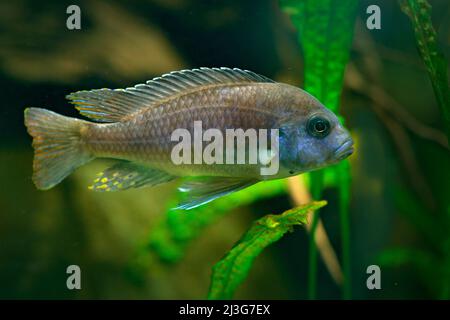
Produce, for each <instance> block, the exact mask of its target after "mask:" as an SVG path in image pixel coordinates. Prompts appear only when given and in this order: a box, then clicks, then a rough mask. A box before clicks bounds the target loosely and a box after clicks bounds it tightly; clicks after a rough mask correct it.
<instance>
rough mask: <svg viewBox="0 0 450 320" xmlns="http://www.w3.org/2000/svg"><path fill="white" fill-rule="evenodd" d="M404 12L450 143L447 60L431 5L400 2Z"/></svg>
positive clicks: (423, 1)
mask: <svg viewBox="0 0 450 320" xmlns="http://www.w3.org/2000/svg"><path fill="white" fill-rule="evenodd" d="M400 6H401V9H402V11H403V12H404V13H405V14H406V15H407V16H408V17H409V19H410V20H411V24H412V27H413V28H414V33H415V35H416V41H417V47H418V50H419V53H420V56H421V57H422V61H423V63H424V64H425V66H426V68H427V71H428V75H429V77H430V79H431V84H432V86H433V90H434V94H435V96H436V100H437V102H438V105H439V107H440V109H441V113H442V116H443V118H444V124H445V127H446V131H447V139H448V140H449V141H450V90H449V83H448V74H447V60H446V59H445V58H444V55H443V54H442V52H441V51H440V50H439V46H438V43H437V35H436V31H435V30H434V28H433V24H432V21H431V5H430V4H429V3H428V1H427V0H400Z"/></svg>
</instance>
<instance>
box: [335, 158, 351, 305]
mask: <svg viewBox="0 0 450 320" xmlns="http://www.w3.org/2000/svg"><path fill="white" fill-rule="evenodd" d="M338 175H339V182H340V183H339V216H340V222H341V237H342V238H341V248H342V269H343V271H344V285H343V290H342V297H343V299H345V300H348V299H351V296H352V293H351V287H352V282H351V265H350V263H351V261H350V259H351V257H350V212H349V205H350V168H349V163H348V160H346V161H343V162H342V163H340V164H339V168H338Z"/></svg>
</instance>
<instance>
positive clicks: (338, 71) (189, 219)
mask: <svg viewBox="0 0 450 320" xmlns="http://www.w3.org/2000/svg"><path fill="white" fill-rule="evenodd" d="M281 6H282V8H283V9H284V10H285V11H287V12H288V13H289V14H290V15H291V16H292V20H293V22H294V25H296V26H297V27H298V28H299V38H300V40H301V41H300V43H301V44H302V46H303V51H304V54H305V90H307V91H308V92H310V93H311V94H313V95H315V96H316V97H317V98H318V99H319V100H321V101H322V102H323V103H324V104H325V105H326V106H327V107H328V108H330V109H331V110H332V111H334V112H335V113H336V114H337V115H338V116H339V117H340V118H341V120H343V119H342V117H341V116H340V115H339V112H338V106H339V99H340V95H341V90H342V83H343V74H344V69H345V65H346V63H347V61H348V58H349V48H350V45H351V42H352V37H353V25H354V21H355V16H356V6H357V1H356V0H344V1H337V0H319V1H312V0H298V1H295V0H284V1H283V0H282V1H281ZM306 182H307V186H309V187H310V188H311V190H312V193H313V198H314V199H315V200H318V199H320V197H321V194H322V190H323V189H324V188H327V187H338V188H339V195H340V197H341V200H340V204H339V212H340V216H341V224H342V233H343V234H342V239H343V240H342V251H343V260H344V261H343V265H344V277H345V279H346V280H345V282H344V297H345V298H349V297H350V253H349V252H350V248H349V245H350V240H349V219H348V214H349V212H348V206H349V188H350V174H349V164H348V162H347V161H344V162H343V163H341V164H340V165H338V166H335V167H331V168H328V169H326V170H320V171H318V172H316V173H312V174H309V175H306ZM286 192H287V185H286V181H283V180H278V181H268V182H263V183H259V184H257V185H255V186H252V187H249V188H247V189H244V190H242V191H239V192H236V193H233V194H230V195H228V196H226V197H223V198H220V199H217V200H215V201H214V202H211V203H210V204H208V206H200V207H197V208H194V209H192V210H190V211H189V212H188V213H186V212H184V211H179V210H168V211H167V212H166V215H165V216H164V217H163V218H162V219H161V220H160V222H159V223H157V224H156V226H155V227H154V228H153V229H152V230H151V233H150V238H149V239H148V241H147V243H146V244H145V245H144V246H143V247H142V248H143V250H140V252H139V253H138V257H139V259H138V260H144V261H145V259H143V258H142V257H143V256H145V254H148V253H150V254H152V253H153V254H156V256H157V257H159V259H160V260H162V261H164V262H166V263H175V262H177V261H179V259H181V258H182V257H183V255H184V252H185V250H186V248H187V246H188V245H189V243H190V242H191V241H192V240H193V239H195V238H196V237H198V236H199V235H200V234H201V233H202V231H203V229H204V228H205V227H207V226H208V225H210V224H212V223H213V222H214V221H216V220H217V219H218V218H219V217H221V216H222V215H224V214H226V213H228V212H230V211H231V210H232V209H234V208H235V207H237V206H240V205H245V204H251V203H253V202H255V201H257V200H261V199H264V198H268V197H273V196H276V195H280V194H284V193H286ZM177 200H178V199H174V201H173V202H172V203H169V208H171V207H173V206H175V204H176V203H177ZM321 203H322V202H321ZM321 206H322V205H321ZM321 206H319V207H321ZM319 207H317V209H318V208H319ZM289 216H290V215H289ZM264 219H265V218H263V220H259V222H257V223H260V222H261V221H266V220H264ZM283 221H284V220H283ZM286 223H287V222H286ZM317 223H318V215H317V214H315V215H313V226H315V225H317ZM276 230H278V231H277V232H278V233H275V234H277V235H278V236H279V237H278V236H275V234H274V235H272V237H273V238H270V237H269V238H267V239H265V240H255V241H253V242H252V241H249V245H250V247H249V249H248V250H250V251H251V254H249V255H248V256H245V255H244V256H243V257H246V258H242V259H244V261H247V263H245V265H243V266H240V267H239V268H240V272H239V273H238V274H237V276H236V277H233V278H227V279H228V280H229V283H222V282H218V280H217V279H218V278H217V277H219V278H220V276H218V274H220V272H219V273H218V271H217V270H219V269H221V268H225V266H226V265H227V263H225V262H223V261H222V262H221V263H219V264H218V265H216V267H215V269H214V275H213V279H212V281H213V283H212V285H211V288H212V289H211V290H212V291H211V292H219V291H220V292H222V291H223V290H225V291H224V292H226V293H223V294H225V296H226V297H228V296H230V294H231V293H232V292H234V289H235V288H236V287H237V285H238V284H239V283H241V282H242V281H243V280H244V278H245V277H246V275H247V274H248V271H249V269H250V267H251V265H252V261H253V259H255V258H256V256H257V255H258V254H259V253H260V252H261V251H262V249H263V248H261V246H260V245H261V244H264V243H266V245H265V246H267V245H268V244H270V243H272V242H274V241H276V240H278V239H279V238H280V237H281V236H282V234H284V233H285V232H286V231H287V229H286V231H284V232H281V231H282V230H285V229H284V227H281V225H280V227H279V228H277V229H276ZM280 232H281V235H280ZM314 232H315V228H313V229H312V232H311V234H310V250H309V251H310V253H309V254H310V259H309V260H310V265H309V277H308V281H309V284H308V287H309V297H310V298H315V296H316V291H317V290H316V287H317V277H316V272H317V252H316V250H317V249H316V247H315V243H314ZM252 234H253V233H250V235H249V233H247V235H246V236H244V238H243V239H248V237H249V236H251V235H252ZM277 237H278V238H277ZM270 239H275V240H273V241H270ZM265 241H266V242H265ZM241 242H242V240H241ZM265 246H264V247H265ZM233 250H234V249H233ZM233 250H232V252H229V253H228V255H227V257H229V259H233V258H232V257H233V256H234V255H236V254H237V253H238V252H237V251H233ZM230 257H231V258H230ZM225 259H226V258H225ZM219 283H221V284H219ZM217 286H219V287H220V286H222V287H223V288H226V289H223V290H222V291H221V290H219V289H215V288H216V287H217ZM211 292H210V298H215V297H225V296H223V295H222V293H211Z"/></svg>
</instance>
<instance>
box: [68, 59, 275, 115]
mask: <svg viewBox="0 0 450 320" xmlns="http://www.w3.org/2000/svg"><path fill="white" fill-rule="evenodd" d="M248 82H274V81H273V80H271V79H269V78H267V77H264V76H261V75H259V74H256V73H254V72H251V71H248V70H241V69H237V68H234V69H230V68H200V69H192V70H181V71H173V72H170V73H167V74H164V75H163V76H161V77H157V78H154V79H153V80H149V81H147V82H146V83H145V84H138V85H136V86H134V87H131V88H126V89H96V90H89V91H78V92H75V93H71V94H69V95H68V96H67V98H68V99H69V100H70V102H71V103H72V104H74V105H75V108H77V109H78V110H79V111H80V113H81V114H82V115H84V116H86V117H88V118H91V119H93V120H96V121H101V122H116V121H120V120H122V119H123V118H125V117H126V116H129V115H130V114H133V113H134V112H136V111H138V110H140V109H142V108H146V107H150V106H152V105H154V104H156V103H158V102H160V101H161V100H164V99H167V98H169V97H171V96H174V95H177V94H180V93H183V92H187V91H190V90H193V89H195V88H197V87H199V86H204V85H217V84H227V83H248Z"/></svg>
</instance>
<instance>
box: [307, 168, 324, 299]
mask: <svg viewBox="0 0 450 320" xmlns="http://www.w3.org/2000/svg"><path fill="white" fill-rule="evenodd" d="M322 186H323V171H322V170H319V171H316V172H312V173H311V194H312V197H313V199H319V198H320V196H321V194H322ZM312 218H313V221H312V224H311V232H310V233H309V267H308V299H310V300H313V299H316V297H317V247H316V242H315V235H316V229H317V224H318V222H319V211H316V213H315V214H314V215H312Z"/></svg>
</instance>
